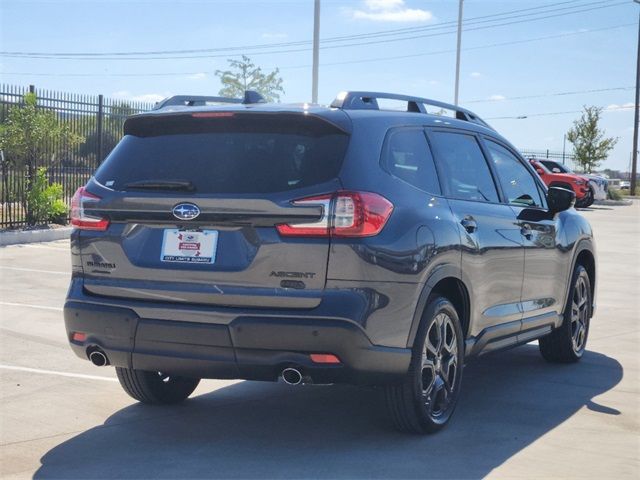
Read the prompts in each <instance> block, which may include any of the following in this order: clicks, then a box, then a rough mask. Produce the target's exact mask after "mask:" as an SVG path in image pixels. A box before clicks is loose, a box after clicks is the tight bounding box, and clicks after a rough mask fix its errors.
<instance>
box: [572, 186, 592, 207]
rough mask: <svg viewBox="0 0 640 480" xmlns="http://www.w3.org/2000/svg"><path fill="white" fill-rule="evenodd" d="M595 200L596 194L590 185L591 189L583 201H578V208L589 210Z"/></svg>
mask: <svg viewBox="0 0 640 480" xmlns="http://www.w3.org/2000/svg"><path fill="white" fill-rule="evenodd" d="M594 199H595V193H594V191H593V187H591V185H589V189H588V191H587V193H586V194H585V196H584V197H582V200H579V201H576V207H578V208H587V207H590V206H591V205H593V201H594Z"/></svg>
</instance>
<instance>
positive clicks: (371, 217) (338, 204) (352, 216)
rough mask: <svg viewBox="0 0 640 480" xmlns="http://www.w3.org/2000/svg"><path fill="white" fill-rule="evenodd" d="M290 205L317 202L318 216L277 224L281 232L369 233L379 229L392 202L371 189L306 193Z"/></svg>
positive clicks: (317, 234) (320, 234) (309, 234)
mask: <svg viewBox="0 0 640 480" xmlns="http://www.w3.org/2000/svg"><path fill="white" fill-rule="evenodd" d="M293 204H294V205H299V206H302V205H308V206H311V205H320V206H322V207H323V210H322V211H323V214H322V217H321V218H320V219H319V220H318V221H316V222H312V223H298V224H289V223H287V224H281V225H277V229H278V232H279V233H280V235H284V236H295V237H371V236H374V235H377V234H378V233H380V232H381V231H382V229H383V228H384V226H385V224H386V223H387V220H388V219H389V217H390V216H391V212H392V211H393V204H392V203H391V202H390V201H389V200H387V199H386V198H384V197H383V196H382V195H378V194H377V193H371V192H336V193H333V194H328V195H321V196H317V197H307V198H302V199H300V200H296V201H294V202H293Z"/></svg>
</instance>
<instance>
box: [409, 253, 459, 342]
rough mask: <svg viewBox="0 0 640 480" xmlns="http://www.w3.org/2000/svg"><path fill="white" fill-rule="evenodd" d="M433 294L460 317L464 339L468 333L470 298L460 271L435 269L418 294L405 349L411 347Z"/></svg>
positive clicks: (455, 269) (450, 268) (445, 267)
mask: <svg viewBox="0 0 640 480" xmlns="http://www.w3.org/2000/svg"><path fill="white" fill-rule="evenodd" d="M434 293H437V294H439V295H442V296H443V297H446V298H447V299H448V300H449V301H450V302H451V303H452V304H453V305H454V307H455V308H456V311H457V312H458V315H459V316H460V321H461V323H462V325H461V327H462V332H463V334H464V338H466V337H467V334H468V333H469V324H470V318H471V297H470V295H469V289H468V288H467V286H466V285H465V283H464V282H463V280H462V275H461V272H460V269H459V268H457V267H455V266H453V265H445V266H442V267H440V268H437V269H436V270H435V271H434V272H433V273H432V274H431V275H430V276H429V278H428V280H427V282H426V283H425V285H424V287H423V289H422V292H421V293H420V297H419V299H418V304H417V306H416V309H415V312H414V314H413V320H412V322H411V330H410V331H409V338H408V339H407V347H409V348H411V347H412V346H413V342H414V340H415V336H416V332H417V331H418V327H419V326H420V320H421V319H422V315H423V314H424V310H425V308H426V307H427V302H428V300H429V297H431V295H433V294H434Z"/></svg>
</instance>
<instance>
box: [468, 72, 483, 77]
mask: <svg viewBox="0 0 640 480" xmlns="http://www.w3.org/2000/svg"><path fill="white" fill-rule="evenodd" d="M470 76H471V78H480V77H481V76H482V74H481V73H480V72H471V75H470Z"/></svg>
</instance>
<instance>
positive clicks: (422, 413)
mask: <svg viewBox="0 0 640 480" xmlns="http://www.w3.org/2000/svg"><path fill="white" fill-rule="evenodd" d="M427 338H429V341H427ZM434 342H435V343H437V345H434ZM463 362H464V340H463V334H462V328H461V327H460V319H459V317H458V313H457V312H456V309H455V307H454V306H453V304H452V303H451V302H450V301H449V300H447V299H446V298H444V297H440V296H434V297H432V298H430V299H429V302H428V304H427V307H426V308H425V311H424V314H423V316H422V319H421V321H420V326H419V328H418V332H417V334H416V339H415V342H414V346H413V354H412V357H411V366H410V367H409V372H408V373H407V375H406V377H405V378H404V379H402V381H401V382H399V383H397V384H393V385H388V386H386V387H385V397H386V400H387V406H388V408H389V412H390V414H391V418H392V419H393V423H394V425H395V426H396V428H398V429H399V430H401V431H403V432H409V433H435V432H437V431H439V430H440V429H442V428H443V427H444V426H445V425H446V424H447V423H448V422H449V420H450V419H451V416H452V414H453V411H454V410H455V407H456V404H457V402H458V396H459V393H460V385H461V380H462V367H463ZM423 385H428V386H426V387H425V388H423Z"/></svg>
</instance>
